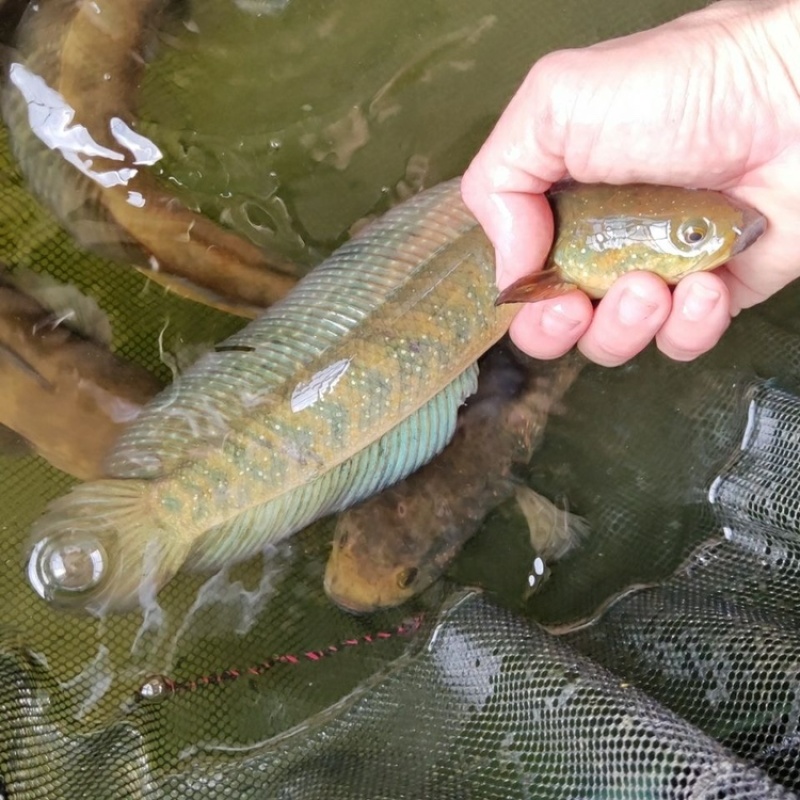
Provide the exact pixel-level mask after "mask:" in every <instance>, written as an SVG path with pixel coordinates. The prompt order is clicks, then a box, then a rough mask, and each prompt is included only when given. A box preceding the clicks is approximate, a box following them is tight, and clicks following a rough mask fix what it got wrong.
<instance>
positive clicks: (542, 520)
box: [515, 486, 591, 561]
mask: <svg viewBox="0 0 800 800" xmlns="http://www.w3.org/2000/svg"><path fill="white" fill-rule="evenodd" d="M515 491H516V498H517V503H518V505H519V507H520V509H521V510H522V513H523V514H524V516H525V520H526V522H527V523H528V530H529V533H530V537H531V546H532V547H533V549H534V550H535V551H536V553H537V554H538V555H539V557H540V558H542V559H544V560H545V561H556V560H557V559H559V558H563V557H564V556H565V555H567V553H570V552H571V551H572V550H574V549H575V547H577V546H578V545H579V544H580V543H581V541H583V539H585V538H586V536H588V534H589V532H590V530H591V528H590V526H589V522H588V521H587V520H586V519H585V518H584V517H579V516H578V515H577V514H571V513H570V512H569V511H567V510H566V509H563V508H559V507H558V506H557V505H555V504H554V503H551V502H550V500H548V499H547V498H546V497H543V496H542V495H540V494H539V493H538V492H535V491H533V489H531V488H529V487H528V486H518V487H517V488H516V490H515Z"/></svg>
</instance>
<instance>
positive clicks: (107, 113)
mask: <svg viewBox="0 0 800 800" xmlns="http://www.w3.org/2000/svg"><path fill="white" fill-rule="evenodd" d="M169 5H170V4H169V3H168V2H166V1H165V0H124V2H117V0H97V2H92V3H80V2H79V3H76V2H73V1H72V0H55V2H48V3H31V4H30V5H29V7H28V9H27V11H26V13H25V15H24V16H23V19H22V22H21V23H20V26H19V29H18V31H17V35H16V40H15V49H14V51H13V54H12V55H11V56H10V58H9V60H8V62H9V63H8V66H7V76H6V78H7V79H6V83H5V86H4V89H3V92H2V107H3V118H4V120H5V122H6V124H7V125H8V128H9V132H10V135H11V140H12V145H13V149H14V152H15V154H16V156H17V159H18V161H19V164H20V168H21V169H22V171H23V172H24V174H25V176H26V178H27V181H28V185H29V186H30V188H31V190H32V191H33V192H34V194H35V195H36V196H37V197H38V198H40V199H41V200H42V202H43V203H44V204H45V205H47V206H48V207H49V208H50V209H51V210H52V211H53V213H54V214H55V215H56V217H57V218H58V219H59V221H60V222H61V223H62V224H63V225H64V226H65V227H66V228H67V229H68V230H69V231H70V233H71V234H72V235H73V236H74V237H75V238H76V240H77V241H78V242H79V243H80V244H81V245H82V246H84V247H86V248H87V249H90V250H92V251H94V252H98V253H100V254H102V255H104V256H107V257H110V258H114V259H115V260H118V261H121V262H123V263H133V264H134V265H136V266H137V267H138V268H139V269H140V270H141V271H143V272H144V274H146V275H147V276H148V277H149V278H150V279H151V280H155V281H157V282H159V283H161V284H162V285H164V286H166V287H167V288H168V289H171V290H172V291H174V292H177V293H178V294H180V295H182V296H184V297H188V298H191V299H194V300H198V301H200V302H203V303H210V304H212V305H214V306H216V307H218V308H221V309H223V310H225V311H230V312H232V313H235V314H239V315H242V316H247V317H254V316H256V315H257V314H258V313H260V311H262V310H263V309H264V308H266V307H267V306H269V305H270V304H271V303H273V302H275V300H277V299H279V298H280V297H283V296H284V295H285V294H286V293H287V292H288V291H289V290H290V289H291V287H292V286H293V285H294V284H295V283H296V280H297V277H296V265H294V264H291V263H289V261H288V260H287V259H285V258H284V257H283V256H282V255H281V254H279V253H277V252H273V253H269V254H268V253H265V252H264V251H263V250H262V249H259V248H258V247H256V246H255V245H254V244H252V243H251V242H249V241H247V240H246V239H244V238H243V237H240V236H238V235H237V234H235V233H233V232H231V231H228V230H226V229H225V228H223V227H221V226H220V225H218V224H216V223H215V222H212V221H211V220H209V219H207V218H206V217H204V216H202V215H201V214H197V213H195V212H194V211H192V210H190V209H189V208H187V207H185V206H184V205H183V204H182V203H181V202H180V201H179V200H178V198H177V197H176V196H175V195H174V193H172V192H170V191H169V190H167V189H165V188H163V187H162V186H161V185H160V184H159V182H158V181H157V180H156V178H155V177H154V175H153V174H152V172H151V168H152V167H153V165H155V164H157V163H158V162H159V161H160V159H161V157H162V154H161V152H160V150H159V148H158V146H157V145H156V144H155V143H154V142H151V141H150V140H149V139H147V138H146V137H144V136H142V135H141V134H140V133H138V132H137V131H136V113H135V105H136V99H137V96H138V87H139V84H140V82H141V75H142V72H143V69H144V65H145V63H146V50H147V49H148V47H149V46H150V45H151V44H152V41H153V39H154V33H155V31H156V30H157V28H158V26H159V23H160V21H161V19H162V18H163V16H164V15H165V14H166V13H167V11H168V10H169V9H168V7H169Z"/></svg>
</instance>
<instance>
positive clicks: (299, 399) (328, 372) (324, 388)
mask: <svg viewBox="0 0 800 800" xmlns="http://www.w3.org/2000/svg"><path fill="white" fill-rule="evenodd" d="M352 360H353V359H352V358H343V359H341V360H340V361H334V363H333V364H330V365H329V366H327V367H325V368H324V369H321V370H320V371H319V372H317V373H316V375H314V376H313V377H312V378H311V380H310V381H308V383H298V384H297V386H295V388H294V391H293V392H292V402H291V408H292V411H293V412H294V413H295V414H296V413H297V412H298V411H302V410H303V409H304V408H308V407H309V406H313V405H314V403H316V402H317V400H321V399H322V398H323V397H324V396H325V395H326V394H328V392H331V391H333V388H334V387H335V386H336V384H337V383H339V381H340V380H341V378H342V376H343V375H344V374H345V372H347V370H348V369H349V367H350V362H351V361H352Z"/></svg>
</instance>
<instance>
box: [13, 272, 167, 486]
mask: <svg viewBox="0 0 800 800" xmlns="http://www.w3.org/2000/svg"><path fill="white" fill-rule="evenodd" d="M110 340H111V328H110V325H109V324H108V320H107V319H106V317H105V315H104V314H103V313H102V311H100V309H99V308H98V307H97V305H96V304H95V303H94V302H93V301H91V300H89V299H88V298H86V297H84V296H83V295H81V294H80V293H79V292H78V291H77V290H76V289H73V288H72V287H70V286H64V285H62V284H59V283H57V282H56V281H54V280H53V279H52V278H48V277H47V276H42V275H36V274H34V273H27V272H23V273H20V272H19V271H17V272H16V273H15V274H14V275H13V276H11V275H9V274H8V273H6V272H0V427H2V426H5V428H7V429H9V430H11V431H14V432H15V433H16V434H17V435H18V436H19V437H20V438H21V440H23V441H24V442H25V443H26V444H27V445H28V446H30V448H32V449H33V450H34V451H35V452H37V453H38V454H39V455H41V456H42V457H44V458H45V459H47V460H48V461H49V462H50V463H51V464H52V465H53V466H55V467H57V468H58V469H60V470H63V471H64V472H68V473H70V474H71V475H74V476H76V477H78V478H82V479H83V480H90V479H92V478H99V477H101V476H102V475H103V474H104V462H105V459H106V458H107V456H108V454H109V452H110V451H111V449H112V446H113V444H114V442H115V441H116V440H117V439H118V438H119V436H120V434H121V433H122V431H123V430H124V429H125V427H126V425H127V424H129V423H130V422H131V421H132V420H133V419H134V418H135V417H136V415H137V414H138V413H139V411H140V410H141V409H142V406H144V404H145V403H146V402H148V401H149V400H150V399H151V398H152V397H153V396H154V395H155V394H156V393H157V392H158V391H159V390H160V389H161V388H162V386H161V384H160V383H159V382H158V381H157V380H156V379H155V378H154V377H153V376H152V375H150V373H149V372H147V371H146V370H145V369H143V368H142V367H139V366H137V365H135V364H131V363H128V362H126V361H123V360H122V359H121V358H119V357H118V356H116V355H114V354H113V353H112V352H111V349H110Z"/></svg>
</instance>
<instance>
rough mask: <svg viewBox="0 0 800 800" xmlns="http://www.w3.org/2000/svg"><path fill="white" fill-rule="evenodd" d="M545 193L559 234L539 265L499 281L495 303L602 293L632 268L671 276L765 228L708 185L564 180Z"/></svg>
mask: <svg viewBox="0 0 800 800" xmlns="http://www.w3.org/2000/svg"><path fill="white" fill-rule="evenodd" d="M547 196H548V199H549V201H550V205H551V207H552V209H553V216H554V218H555V225H556V237H555V240H554V242H553V247H552V249H551V250H550V253H549V255H548V257H547V260H546V262H545V265H544V268H543V269H542V270H541V271H540V272H534V273H532V274H530V275H525V276H523V277H522V278H520V279H519V280H517V281H515V282H514V283H512V284H511V285H510V286H508V287H507V288H506V289H504V290H503V291H502V292H501V293H500V296H499V297H498V298H497V302H498V303H500V304H502V303H530V302H536V301H538V300H546V299H548V298H551V297H558V296H559V295H562V294H566V293H567V292H571V291H574V290H575V289H580V290H582V291H584V292H586V294H587V295H589V297H592V298H600V297H602V296H603V295H604V294H605V293H606V292H607V291H608V290H609V289H610V288H611V285H612V284H613V283H614V281H616V280H617V278H619V277H620V276H622V275H624V274H626V273H628V272H634V271H637V270H644V271H646V272H653V273H655V274H656V275H658V276H659V277H661V278H663V279H664V280H665V281H666V282H667V283H669V284H675V283H677V282H678V281H679V280H680V279H681V278H683V277H684V276H685V275H688V274H690V273H692V272H701V271H705V270H712V269H715V268H716V267H719V266H721V265H722V264H724V263H725V262H726V261H727V260H728V259H730V258H732V257H733V256H735V255H736V254H737V253H740V252H742V251H743V250H744V249H746V248H747V247H749V246H750V245H751V244H752V243H753V242H755V241H756V239H758V238H759V237H760V236H761V235H762V234H763V233H764V231H765V230H766V220H765V219H764V217H763V216H762V215H761V214H760V213H759V212H758V211H755V210H754V209H752V208H749V207H748V206H745V205H744V204H742V203H739V202H738V201H736V200H734V199H733V198H731V197H728V196H727V195H725V194H722V193H721V192H715V191H711V190H707V189H683V188H678V187H673V186H655V185H650V184H634V185H629V186H610V185H604V184H578V183H568V184H564V185H563V186H559V187H557V188H555V189H551V190H550V192H548V195H547ZM559 232H560V235H559ZM564 232H568V235H564Z"/></svg>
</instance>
